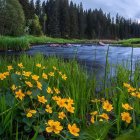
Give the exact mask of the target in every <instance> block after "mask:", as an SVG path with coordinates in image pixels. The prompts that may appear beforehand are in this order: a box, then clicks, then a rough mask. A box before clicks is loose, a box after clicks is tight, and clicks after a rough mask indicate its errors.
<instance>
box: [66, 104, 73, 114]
mask: <svg viewBox="0 0 140 140" xmlns="http://www.w3.org/2000/svg"><path fill="white" fill-rule="evenodd" d="M65 107H66V109H67V111H68V112H70V113H74V110H75V108H74V107H73V106H71V105H69V104H68V105H65Z"/></svg>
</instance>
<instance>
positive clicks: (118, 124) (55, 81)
mask: <svg viewBox="0 0 140 140" xmlns="http://www.w3.org/2000/svg"><path fill="white" fill-rule="evenodd" d="M130 63H131V62H127V63H126V65H124V66H121V65H120V66H119V65H118V66H115V69H116V75H115V76H113V77H112V76H110V73H109V71H110V70H111V69H112V67H111V66H110V67H109V65H108V64H107V65H106V67H107V68H106V71H105V73H106V74H105V75H106V77H105V78H103V79H98V81H97V80H96V78H95V77H96V75H93V77H91V76H90V77H89V76H88V75H87V74H86V72H85V71H84V70H83V69H82V68H81V67H80V66H79V65H78V64H77V62H76V61H75V60H71V61H68V62H64V60H63V59H58V58H55V57H53V58H48V59H45V58H44V57H43V56H42V55H36V56H34V57H29V56H26V55H22V56H20V57H18V59H17V58H12V59H11V57H8V58H7V57H4V58H0V68H2V69H1V70H0V87H2V88H0V92H1V94H0V124H1V127H0V138H3V139H4V138H5V139H6V138H9V139H21V140H26V139H46V138H47V139H50V140H51V139H52V140H54V139H56V140H57V139H67V140H70V139H80V140H96V139H101V140H104V139H114V138H116V137H117V139H119V140H123V138H125V139H126V140H129V139H128V138H129V136H130V135H131V137H133V138H138V139H139V138H140V136H139V133H138V132H139V124H140V121H139V120H140V117H139V116H140V87H139V83H140V77H139V71H140V63H139V62H137V65H136V69H135V71H134V72H133V73H132V71H131V70H128V69H127V66H128V65H129V64H130ZM7 66H8V67H7ZM38 76H39V77H38ZM38 78H39V79H38ZM128 83H131V85H130V84H128ZM20 90H21V91H20ZM59 92H60V93H59ZM38 96H39V97H42V96H44V98H45V99H42V100H39V97H38ZM68 98H69V99H70V100H69V103H70V108H69V109H70V110H68V108H67V107H66V105H65V106H62V105H64V104H65V103H66V102H67V100H68ZM46 100H47V102H46ZM60 101H61V103H60ZM73 101H74V104H73ZM46 105H50V106H49V108H48V107H46ZM71 105H72V106H71ZM50 107H51V108H50ZM73 107H74V108H73ZM46 109H47V110H46ZM74 109H75V110H74ZM51 110H52V113H51ZM73 111H74V112H73ZM59 112H64V113H65V115H66V116H67V118H65V117H64V119H60V118H59V117H58V116H59ZM91 112H92V113H91ZM125 116H126V117H125ZM61 117H62V116H61ZM49 120H53V121H59V122H60V123H61V126H63V130H61V127H60V130H59V134H56V133H55V131H54V132H52V129H51V130H48V129H49V128H48V127H50V126H49V125H52V124H53V123H54V122H51V123H50V122H49ZM47 122H48V123H47ZM45 123H47V124H45ZM73 123H76V126H73V128H74V129H75V132H74V133H71V131H70V126H69V128H68V125H69V124H71V125H72V124H73ZM87 124H88V125H87ZM57 125H59V123H57ZM77 127H78V128H79V129H80V133H79V129H78V128H77ZM46 128H47V129H46ZM71 129H72V128H71ZM53 130H54V129H53ZM49 131H50V132H52V133H50V132H49ZM93 132H94V133H93ZM78 134H79V137H77V136H78ZM76 135H77V136H76Z"/></svg>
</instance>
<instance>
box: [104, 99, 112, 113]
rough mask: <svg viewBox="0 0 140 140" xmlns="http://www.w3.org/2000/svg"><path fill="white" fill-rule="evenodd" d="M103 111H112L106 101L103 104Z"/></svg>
mask: <svg viewBox="0 0 140 140" xmlns="http://www.w3.org/2000/svg"><path fill="white" fill-rule="evenodd" d="M103 109H105V110H106V111H108V112H110V111H111V110H112V109H113V107H112V105H111V104H110V103H109V102H108V101H104V102H103Z"/></svg>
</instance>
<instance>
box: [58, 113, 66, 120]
mask: <svg viewBox="0 0 140 140" xmlns="http://www.w3.org/2000/svg"><path fill="white" fill-rule="evenodd" d="M65 117H66V114H65V113H64V112H59V113H58V118H59V119H62V120H63V119H64V118H65Z"/></svg>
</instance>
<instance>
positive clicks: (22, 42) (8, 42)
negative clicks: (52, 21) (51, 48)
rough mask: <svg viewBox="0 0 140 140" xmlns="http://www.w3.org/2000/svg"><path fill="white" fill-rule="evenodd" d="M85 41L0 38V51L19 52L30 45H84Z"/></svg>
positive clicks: (43, 38)
mask: <svg viewBox="0 0 140 140" xmlns="http://www.w3.org/2000/svg"><path fill="white" fill-rule="evenodd" d="M86 42H88V41H87V40H79V39H62V38H51V37H46V36H40V37H35V36H23V37H8V36H0V51H7V50H14V51H21V50H27V49H29V48H30V46H31V45H38V44H47V43H86Z"/></svg>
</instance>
